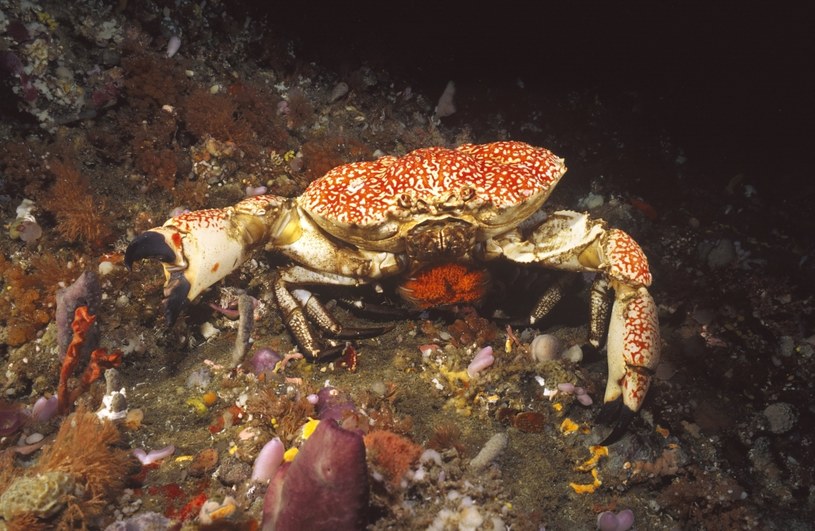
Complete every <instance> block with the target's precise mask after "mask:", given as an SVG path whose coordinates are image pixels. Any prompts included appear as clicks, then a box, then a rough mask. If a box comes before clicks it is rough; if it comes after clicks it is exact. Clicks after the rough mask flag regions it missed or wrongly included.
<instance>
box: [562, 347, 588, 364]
mask: <svg viewBox="0 0 815 531" xmlns="http://www.w3.org/2000/svg"><path fill="white" fill-rule="evenodd" d="M561 357H562V358H563V359H565V360H569V361H571V362H572V363H579V362H580V361H582V360H583V349H582V348H581V347H580V345H572V346H571V347H569V348H567V349H566V350H564V351H563V353H562V354H561Z"/></svg>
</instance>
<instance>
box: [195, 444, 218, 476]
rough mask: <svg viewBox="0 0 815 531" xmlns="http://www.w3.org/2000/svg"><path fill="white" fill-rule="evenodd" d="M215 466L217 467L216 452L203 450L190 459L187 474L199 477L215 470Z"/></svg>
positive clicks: (207, 449)
mask: <svg viewBox="0 0 815 531" xmlns="http://www.w3.org/2000/svg"><path fill="white" fill-rule="evenodd" d="M216 466H218V450H216V449H215V448H204V449H203V450H201V451H200V452H198V453H197V454H195V457H193V458H192V462H191V463H190V467H189V472H190V475H191V476H196V477H201V476H203V475H204V474H207V473H209V472H212V471H213V470H215V467H216Z"/></svg>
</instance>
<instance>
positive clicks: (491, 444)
mask: <svg viewBox="0 0 815 531" xmlns="http://www.w3.org/2000/svg"><path fill="white" fill-rule="evenodd" d="M508 442H509V439H508V437H507V434H506V433H503V432H499V433H496V434H495V435H493V436H492V437H490V440H488V441H487V443H486V444H485V445H484V447H483V448H481V451H480V452H478V455H476V456H475V457H473V459H472V461H470V468H472V469H473V470H483V469H484V468H487V466H488V465H489V464H490V463H492V462H493V461H495V459H496V458H498V456H499V455H501V454H502V453H503V452H504V450H505V449H506V447H507V443H508Z"/></svg>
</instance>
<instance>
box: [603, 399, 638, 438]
mask: <svg viewBox="0 0 815 531" xmlns="http://www.w3.org/2000/svg"><path fill="white" fill-rule="evenodd" d="M634 415H636V413H635V412H634V411H633V410H631V409H629V408H628V407H626V406H622V407H621V408H620V413H619V415H618V417H617V423H616V425H615V426H614V429H613V430H611V433H609V434H608V436H607V437H606V438H605V439H604V440H603V442H601V443H600V445H601V446H608V445H610V444H614V443H615V442H617V441H619V440H620V438H621V437H622V436H623V435H625V432H626V431H627V430H628V426H629V424H631V421H632V420H633V419H634Z"/></svg>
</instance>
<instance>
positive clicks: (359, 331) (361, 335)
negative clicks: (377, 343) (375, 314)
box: [334, 325, 395, 339]
mask: <svg viewBox="0 0 815 531" xmlns="http://www.w3.org/2000/svg"><path fill="white" fill-rule="evenodd" d="M394 327H395V325H383V326H369V327H366V328H343V329H342V330H341V331H340V333H339V334H336V335H335V336H334V337H335V338H337V339H365V338H369V337H377V336H381V335H382V334H385V333H387V332H390V331H391V330H393V329H394Z"/></svg>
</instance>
